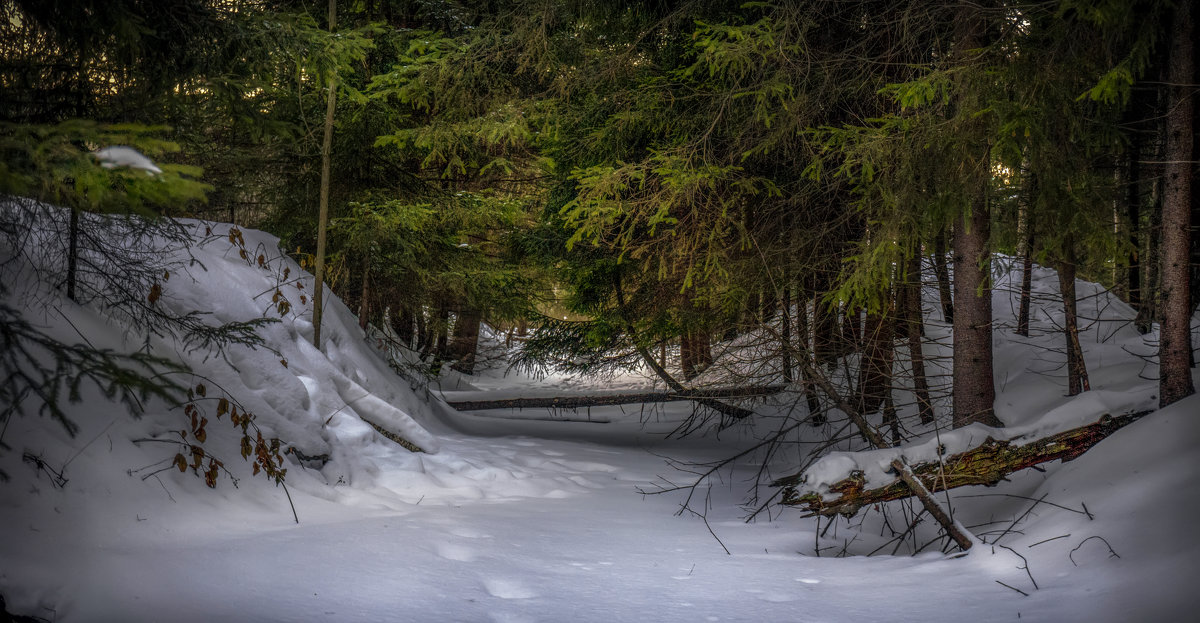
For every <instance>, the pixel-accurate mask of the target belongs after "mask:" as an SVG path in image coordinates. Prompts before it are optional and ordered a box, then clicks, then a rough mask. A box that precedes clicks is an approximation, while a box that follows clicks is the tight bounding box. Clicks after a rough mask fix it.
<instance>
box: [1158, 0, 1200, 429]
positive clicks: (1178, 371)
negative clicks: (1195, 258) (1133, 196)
mask: <svg viewBox="0 0 1200 623" xmlns="http://www.w3.org/2000/svg"><path fill="white" fill-rule="evenodd" d="M1192 34H1193V33H1192V6H1191V3H1190V2H1181V3H1179V5H1178V8H1177V9H1176V13H1175V19H1174V22H1173V25H1172V33H1171V52H1170V60H1169V63H1170V64H1169V66H1168V67H1169V69H1168V80H1167V81H1168V83H1170V85H1171V86H1170V87H1169V89H1170V97H1169V98H1168V102H1167V118H1166V124H1167V125H1166V134H1167V136H1166V139H1167V149H1166V158H1165V160H1166V165H1165V167H1164V176H1165V178H1166V179H1165V188H1164V190H1163V217H1162V222H1163V230H1162V231H1163V240H1162V247H1163V248H1162V284H1163V296H1164V300H1163V319H1162V329H1161V336H1160V340H1159V353H1158V358H1159V381H1158V383H1159V405H1160V406H1164V407H1165V406H1167V405H1169V404H1171V403H1173V402H1176V401H1178V400H1180V399H1182V398H1185V397H1187V396H1190V395H1191V394H1192V393H1193V392H1194V391H1195V389H1194V388H1193V386H1192V371H1191V368H1190V363H1191V351H1192V340H1191V316H1192V313H1191V311H1192V310H1191V297H1190V294H1189V289H1190V281H1191V275H1190V270H1189V266H1188V261H1189V259H1190V250H1191V240H1190V236H1191V209H1192V206H1191V190H1192V189H1191V182H1192V162H1191V160H1192V141H1193V140H1194V137H1193V136H1192V90H1193V89H1194V87H1193V86H1192V82H1193V81H1194V79H1195V73H1194V72H1193V58H1192V51H1193V50H1192V46H1193V42H1192Z"/></svg>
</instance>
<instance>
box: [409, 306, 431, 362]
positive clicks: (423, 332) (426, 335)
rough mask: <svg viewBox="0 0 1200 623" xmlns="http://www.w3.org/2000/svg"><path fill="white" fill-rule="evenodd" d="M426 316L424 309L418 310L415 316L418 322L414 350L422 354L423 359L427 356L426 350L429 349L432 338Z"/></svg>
mask: <svg viewBox="0 0 1200 623" xmlns="http://www.w3.org/2000/svg"><path fill="white" fill-rule="evenodd" d="M425 314H426V310H425V308H424V307H422V308H421V309H418V310H417V312H416V313H414V314H413V316H415V319H416V321H417V335H416V339H417V343H416V345H415V346H413V350H415V351H417V352H418V353H420V354H421V359H424V358H425V355H426V354H427V351H426V349H427V348H428V347H429V340H430V338H431V337H432V336H431V334H430V331H429V321H428V320H426V319H425Z"/></svg>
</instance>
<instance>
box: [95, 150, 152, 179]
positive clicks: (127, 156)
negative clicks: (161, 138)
mask: <svg viewBox="0 0 1200 623" xmlns="http://www.w3.org/2000/svg"><path fill="white" fill-rule="evenodd" d="M92 155H93V156H95V157H96V159H97V160H99V161H100V166H102V167H104V168H105V169H116V168H119V167H129V168H130V169H141V170H143V171H146V172H148V173H150V174H158V173H162V169H160V168H158V167H157V166H155V165H154V162H153V161H151V160H150V159H149V158H147V157H146V156H144V155H142V153H141V152H139V151H138V150H136V149H134V148H132V147H125V146H123V145H114V146H112V147H105V148H104V149H100V150H97V151H95V152H92Z"/></svg>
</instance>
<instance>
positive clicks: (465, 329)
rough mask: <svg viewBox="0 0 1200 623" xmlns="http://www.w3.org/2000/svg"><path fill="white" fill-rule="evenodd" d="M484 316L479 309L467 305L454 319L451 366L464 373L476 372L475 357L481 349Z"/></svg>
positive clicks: (450, 355)
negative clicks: (480, 329)
mask: <svg viewBox="0 0 1200 623" xmlns="http://www.w3.org/2000/svg"><path fill="white" fill-rule="evenodd" d="M482 320H483V316H482V314H480V313H479V311H478V310H476V309H473V308H471V307H465V308H464V309H463V310H462V311H460V312H459V313H458V318H457V319H455V321H454V336H453V338H452V339H451V340H450V347H449V353H448V355H449V358H450V359H453V360H454V363H453V364H452V365H451V366H450V367H451V368H452V369H454V370H457V371H459V372H462V373H463V374H474V373H475V358H476V356H477V353H478V349H479V323H480V322H482Z"/></svg>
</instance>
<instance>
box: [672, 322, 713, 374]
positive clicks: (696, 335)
mask: <svg viewBox="0 0 1200 623" xmlns="http://www.w3.org/2000/svg"><path fill="white" fill-rule="evenodd" d="M679 359H680V368H681V369H682V370H683V378H684V380H685V381H690V380H692V379H694V378H696V377H697V376H699V375H700V373H701V372H703V371H704V369H705V368H707V367H708V366H709V365H711V364H712V345H711V344H710V343H709V337H708V334H707V333H705V332H704V331H702V330H695V329H688V330H686V331H685V332H684V334H683V335H681V336H679Z"/></svg>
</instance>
